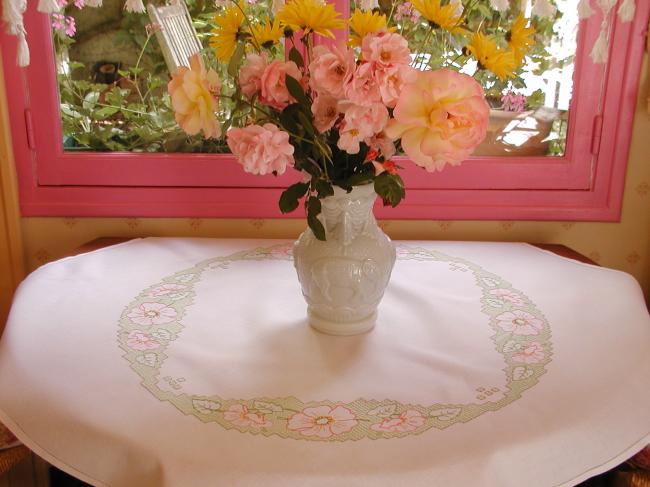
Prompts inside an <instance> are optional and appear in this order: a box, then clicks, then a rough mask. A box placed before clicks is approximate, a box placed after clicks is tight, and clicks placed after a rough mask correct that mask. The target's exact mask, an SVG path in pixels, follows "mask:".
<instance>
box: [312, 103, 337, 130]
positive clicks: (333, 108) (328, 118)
mask: <svg viewBox="0 0 650 487" xmlns="http://www.w3.org/2000/svg"><path fill="white" fill-rule="evenodd" d="M311 111H312V113H313V114H314V125H315V126H316V129H317V130H318V131H319V132H321V133H322V132H326V131H327V130H329V129H331V128H332V127H333V126H334V122H336V119H337V118H338V116H339V109H338V100H337V99H336V98H334V97H333V96H330V95H326V94H319V95H318V96H317V97H316V99H315V100H314V102H313V103H312V105H311Z"/></svg>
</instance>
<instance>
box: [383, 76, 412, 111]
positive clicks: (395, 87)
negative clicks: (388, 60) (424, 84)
mask: <svg viewBox="0 0 650 487" xmlns="http://www.w3.org/2000/svg"><path fill="white" fill-rule="evenodd" d="M375 76H376V79H377V85H379V93H380V95H381V101H382V102H384V104H385V105H386V106H387V107H389V108H394V107H395V104H396V103H397V100H398V99H399V96H400V95H401V94H402V89H403V88H404V85H406V84H408V83H412V82H413V81H415V78H416V77H417V71H416V70H415V69H413V68H411V67H410V66H389V67H387V68H382V69H377V71H376V72H375Z"/></svg>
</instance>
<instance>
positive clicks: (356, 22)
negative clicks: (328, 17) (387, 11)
mask: <svg viewBox="0 0 650 487" xmlns="http://www.w3.org/2000/svg"><path fill="white" fill-rule="evenodd" d="M348 24H350V28H351V29H352V34H351V35H350V44H352V45H353V46H360V45H361V40H362V39H363V38H364V37H365V36H366V35H368V34H375V33H377V32H386V31H387V30H388V31H389V32H393V31H394V30H395V28H394V27H392V28H390V29H388V28H387V27H386V16H385V15H383V14H380V13H378V12H373V11H372V10H367V11H365V12H362V11H361V10H359V9H355V11H354V12H353V13H352V15H350V20H349V21H348Z"/></svg>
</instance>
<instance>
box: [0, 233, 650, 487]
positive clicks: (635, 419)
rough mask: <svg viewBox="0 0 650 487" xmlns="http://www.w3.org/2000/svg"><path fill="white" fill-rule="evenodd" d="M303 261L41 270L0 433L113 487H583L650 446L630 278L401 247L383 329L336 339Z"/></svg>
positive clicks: (164, 249) (231, 251) (645, 379)
mask: <svg viewBox="0 0 650 487" xmlns="http://www.w3.org/2000/svg"><path fill="white" fill-rule="evenodd" d="M291 249H292V245H291V243H290V242H286V241H276V240H223V239H222V240H216V239H180V238H179V239H169V238H147V239H138V240H133V241H130V242H127V243H124V244H121V245H116V246H112V247H109V248H106V249H102V250H98V251H95V252H91V253H88V254H83V255H80V256H76V257H70V258H66V259H63V260H60V261H57V262H54V263H51V264H48V265H45V266H43V267H41V268H40V269H38V270H37V271H35V272H34V273H33V274H31V275H30V276H29V277H28V278H27V279H26V280H25V281H24V282H23V284H22V285H21V286H20V288H19V290H18V292H17V294H16V297H15V301H14V305H13V307H12V312H11V315H10V318H9V321H8V324H7V328H6V331H5V334H4V336H3V338H2V341H1V342H0V420H1V421H2V422H4V423H5V424H6V425H7V426H8V427H9V428H10V429H11V430H12V431H13V432H14V433H15V434H16V436H17V437H18V438H19V439H21V440H22V441H23V442H24V443H25V444H26V445H27V446H28V447H30V448H31V449H32V450H34V451H35V452H36V453H37V454H39V455H40V456H42V457H43V458H45V459H46V460H47V461H49V462H50V463H52V464H53V465H55V466H57V467H59V468H61V469H63V470H66V471H68V472H69V473H71V474H72V475H75V476H77V477H79V478H81V479H82V480H85V481H86V482H89V483H91V484H93V485H107V486H136V485H137V486H139V487H140V486H191V485H202V486H203V485H228V486H230V485H233V486H240V485H241V486H257V485H259V486H262V485H263V486H265V487H268V486H291V485H301V486H302V485H309V486H339V485H345V486H366V485H386V486H392V485H408V486H427V487H429V486H438V485H439V486H450V485H451V486H465V485H467V486H474V485H481V486H498V487H507V486H520V485H522V484H526V485H530V486H560V485H575V484H576V483H578V482H580V481H582V480H584V479H586V478H588V477H590V476H592V475H595V474H597V473H600V472H603V471H605V470H608V469H609V468H612V467H613V466H615V465H617V464H618V463H620V462H622V461H624V460H625V459H627V458H629V457H630V456H632V455H633V454H634V453H636V451H638V450H640V449H641V448H643V447H644V446H645V445H646V444H647V443H650V387H649V386H648V385H649V384H650V354H648V347H649V346H650V319H649V317H648V313H647V311H646V308H645V303H644V300H643V295H642V293H641V290H640V288H639V286H638V284H637V282H636V281H635V280H634V279H633V278H632V277H631V276H629V275H627V274H625V273H622V272H617V271H612V270H608V269H603V268H599V267H596V266H591V265H587V264H582V263H578V262H575V261H572V260H569V259H565V258H562V257H558V256H556V255H554V254H552V253H549V252H545V251H542V250H540V249H537V248H535V247H532V246H530V245H526V244H517V243H470V242H417V241H409V242H398V243H397V249H398V260H397V263H396V265H395V269H394V271H393V276H392V278H391V282H390V284H389V287H388V289H387V291H386V295H385V297H384V300H383V301H382V304H381V305H380V309H379V318H378V321H377V326H376V328H375V329H374V330H373V331H371V332H370V333H367V334H365V335H359V336H355V337H334V336H328V335H323V334H320V333H318V332H316V331H314V330H312V329H311V328H310V327H309V326H308V325H307V320H306V317H305V307H306V305H305V303H304V301H303V300H302V296H301V295H300V287H299V284H298V281H297V278H296V276H295V270H294V269H293V265H292V261H291ZM350 292H354V291H353V290H351V291H350Z"/></svg>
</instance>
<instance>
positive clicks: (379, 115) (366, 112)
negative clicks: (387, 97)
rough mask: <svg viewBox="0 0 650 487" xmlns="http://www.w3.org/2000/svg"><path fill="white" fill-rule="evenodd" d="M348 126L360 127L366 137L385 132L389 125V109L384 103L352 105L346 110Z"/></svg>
mask: <svg viewBox="0 0 650 487" xmlns="http://www.w3.org/2000/svg"><path fill="white" fill-rule="evenodd" d="M345 123H346V126H348V125H350V126H354V127H359V128H360V130H361V131H362V133H363V134H367V135H365V137H371V136H373V135H374V134H377V133H379V132H381V131H382V130H384V127H386V123H388V109H387V108H386V107H385V106H384V105H383V104H382V103H373V104H372V105H370V106H361V105H352V106H350V107H348V108H347V109H346V110H345Z"/></svg>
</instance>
